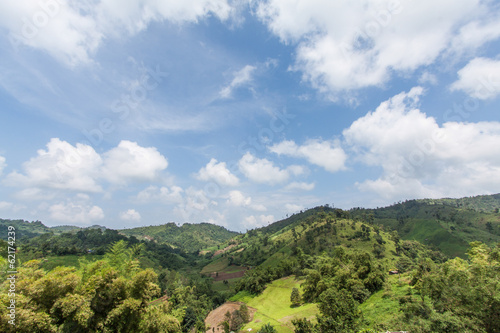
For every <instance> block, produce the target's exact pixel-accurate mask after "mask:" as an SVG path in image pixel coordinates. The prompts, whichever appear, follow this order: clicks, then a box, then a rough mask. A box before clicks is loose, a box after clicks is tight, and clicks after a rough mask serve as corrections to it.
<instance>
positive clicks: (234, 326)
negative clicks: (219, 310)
mask: <svg viewBox="0 0 500 333" xmlns="http://www.w3.org/2000/svg"><path fill="white" fill-rule="evenodd" d="M244 323H245V321H244V320H243V318H242V317H241V312H240V311H239V310H234V312H233V314H232V315H231V322H230V325H229V326H230V328H231V331H238V330H239V329H240V327H241V326H243V324H244Z"/></svg>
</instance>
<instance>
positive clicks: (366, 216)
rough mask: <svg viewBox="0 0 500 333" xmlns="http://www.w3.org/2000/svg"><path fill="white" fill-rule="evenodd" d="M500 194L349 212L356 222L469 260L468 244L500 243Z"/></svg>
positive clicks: (399, 204)
mask: <svg viewBox="0 0 500 333" xmlns="http://www.w3.org/2000/svg"><path fill="white" fill-rule="evenodd" d="M499 209H500V194H494V195H481V196H476V197H468V198H460V199H449V198H447V199H422V200H407V201H404V202H399V203H396V204H394V205H391V206H388V207H383V208H376V209H364V208H354V209H351V210H350V211H349V213H350V214H351V216H352V217H353V218H354V219H358V220H362V221H366V222H369V223H373V224H376V225H380V226H384V227H385V228H387V229H392V230H397V232H398V233H399V235H400V236H401V238H403V239H411V240H417V241H419V242H421V243H423V244H427V245H431V246H435V247H437V248H438V249H440V250H441V251H443V252H444V253H445V254H447V255H448V256H450V257H455V256H460V257H464V256H465V251H466V249H467V247H468V244H469V243H470V242H472V241H481V242H484V243H486V244H489V245H493V244H495V243H498V242H500V214H499Z"/></svg>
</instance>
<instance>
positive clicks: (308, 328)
mask: <svg viewBox="0 0 500 333" xmlns="http://www.w3.org/2000/svg"><path fill="white" fill-rule="evenodd" d="M292 324H293V327H294V332H295V333H315V332H316V328H315V327H314V324H313V323H311V322H310V321H309V320H307V319H306V318H299V319H292Z"/></svg>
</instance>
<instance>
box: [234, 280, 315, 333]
mask: <svg viewBox="0 0 500 333" xmlns="http://www.w3.org/2000/svg"><path fill="white" fill-rule="evenodd" d="M301 282H302V281H297V280H295V277H293V276H291V277H286V278H283V279H280V280H276V281H274V282H272V283H271V284H269V285H268V286H267V288H266V290H264V292H263V293H262V294H261V295H258V296H252V295H250V294H248V293H238V294H237V295H235V296H234V297H233V298H232V299H231V300H237V301H243V302H245V303H246V304H247V305H248V306H251V307H253V308H256V309H257V312H256V313H255V315H254V320H253V321H252V322H250V323H248V324H247V325H245V326H244V327H243V329H242V330H243V331H247V330H248V329H249V328H251V329H252V331H254V332H255V331H257V330H259V329H260V328H261V327H262V326H263V325H264V324H266V323H270V324H271V325H273V326H274V327H275V328H276V330H277V331H278V333H293V325H292V323H291V321H292V319H294V318H303V317H306V318H308V319H314V318H315V315H316V314H318V313H319V311H318V307H317V305H316V304H304V305H302V306H299V307H296V308H292V307H291V302H290V294H291V293H292V288H294V287H295V288H299V290H301V289H300V284H301Z"/></svg>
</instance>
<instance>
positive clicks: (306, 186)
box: [285, 182, 315, 191]
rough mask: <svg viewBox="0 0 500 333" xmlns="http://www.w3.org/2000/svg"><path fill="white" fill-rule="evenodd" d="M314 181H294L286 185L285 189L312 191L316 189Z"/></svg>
mask: <svg viewBox="0 0 500 333" xmlns="http://www.w3.org/2000/svg"><path fill="white" fill-rule="evenodd" d="M314 186H315V184H314V183H303V182H301V183H299V182H293V183H290V184H288V185H287V186H285V190H287V191H295V190H300V191H312V190H314Z"/></svg>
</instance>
